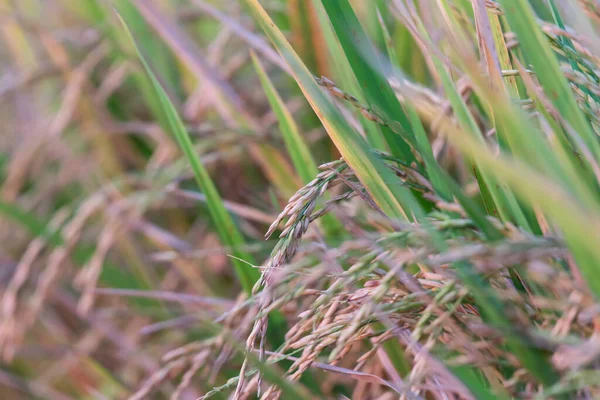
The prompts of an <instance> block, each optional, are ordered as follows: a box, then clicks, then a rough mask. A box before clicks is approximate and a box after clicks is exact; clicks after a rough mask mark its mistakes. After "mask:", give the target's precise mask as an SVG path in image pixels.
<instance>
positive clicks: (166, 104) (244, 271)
mask: <svg viewBox="0 0 600 400" xmlns="http://www.w3.org/2000/svg"><path fill="white" fill-rule="evenodd" d="M119 18H121V22H122V23H123V28H124V29H125V32H126V34H127V36H128V37H129V39H130V40H131V42H132V44H133V45H134V46H135V49H136V51H137V52H138V56H139V58H140V60H141V62H142V64H143V66H144V69H145V70H146V73H147V74H148V76H149V78H150V80H151V81H152V85H153V87H154V90H155V96H156V97H158V99H159V101H160V104H161V106H162V107H163V109H164V112H165V115H166V116H167V121H168V125H169V128H170V132H171V134H172V135H173V136H174V137H175V139H176V140H177V143H179V146H180V148H181V150H182V151H183V153H184V154H185V156H186V158H187V160H188V162H189V163H190V166H191V168H192V171H193V173H194V177H195V178H196V182H197V183H198V185H199V186H200V188H201V189H202V191H203V192H204V195H205V196H206V198H207V204H208V210H209V213H210V216H211V218H212V220H213V223H214V225H215V228H216V229H217V231H218V233H219V236H220V238H221V240H222V242H223V244H225V245H226V246H229V247H231V248H232V249H233V255H234V256H235V257H237V258H239V259H242V260H246V261H248V262H249V263H252V264H255V263H254V262H253V261H252V257H251V256H250V255H249V254H247V253H246V252H244V251H242V250H240V249H239V248H240V247H241V246H243V245H244V239H243V237H242V235H241V233H240V232H239V231H238V229H237V227H236V226H235V224H234V222H233V220H232V218H231V216H230V215H229V213H228V212H227V210H226V209H225V206H224V204H223V200H222V199H221V196H220V195H219V193H218V191H217V188H216V186H215V184H214V182H213V181H212V179H211V177H210V175H209V173H208V171H207V170H206V168H205V167H204V165H203V164H202V161H201V160H200V158H199V157H198V155H197V154H196V152H195V150H194V147H193V144H192V140H191V139H190V136H189V134H188V133H187V131H186V129H185V126H184V124H183V122H182V121H181V118H180V117H179V114H178V113H177V110H176V109H175V106H174V105H173V103H172V102H171V100H170V99H169V97H168V96H167V94H166V93H165V91H164V89H163V87H162V85H161V84H160V82H159V81H158V80H157V79H156V76H155V75H154V73H153V72H152V69H151V68H150V66H149V65H148V63H147V62H146V59H145V57H144V56H143V54H142V53H141V51H140V49H139V48H138V46H137V43H136V41H135V38H134V37H133V35H132V34H131V32H130V31H129V28H128V27H127V23H126V21H125V20H123V19H122V17H121V15H119ZM232 262H233V265H234V268H235V271H236V274H237V276H238V279H239V281H240V284H241V286H242V287H243V289H244V290H245V291H246V292H247V293H250V292H251V291H252V287H253V286H254V283H255V282H256V281H257V280H258V277H259V275H260V273H259V271H258V270H257V269H254V268H252V267H249V266H248V264H246V263H243V262H241V261H239V260H236V259H233V261H232Z"/></svg>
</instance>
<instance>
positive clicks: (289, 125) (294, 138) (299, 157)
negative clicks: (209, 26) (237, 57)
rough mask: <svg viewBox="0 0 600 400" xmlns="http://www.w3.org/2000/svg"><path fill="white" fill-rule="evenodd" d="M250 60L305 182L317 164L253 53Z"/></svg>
mask: <svg viewBox="0 0 600 400" xmlns="http://www.w3.org/2000/svg"><path fill="white" fill-rule="evenodd" d="M252 62H253V63H254V69H255V70H256V73H257V74H258V77H259V79H260V82H261V84H262V87H263V89H264V91H265V94H266V95H267V99H268V100H269V103H270V104H271V107H272V108H273V111H274V112H275V115H276V116H277V120H278V121H279V128H280V130H281V135H282V137H283V141H284V142H285V145H286V147H287V149H288V152H289V154H290V157H291V158H292V162H293V163H294V167H295V168H296V171H297V172H298V175H300V178H301V179H302V181H303V182H304V183H305V184H307V183H308V182H310V181H312V180H313V179H314V178H315V176H317V174H318V173H319V170H318V168H317V165H316V163H315V161H314V160H313V158H312V155H311V154H310V149H309V148H308V146H307V145H306V142H305V141H304V140H303V139H302V136H301V135H300V132H299V130H298V126H297V125H296V122H295V121H294V119H293V118H292V115H291V114H290V112H289V111H288V109H287V107H286V105H285V103H284V101H283V99H282V98H281V96H279V93H277V90H276V89H275V87H274V86H273V84H272V83H271V80H270V79H269V77H268V76H267V73H266V72H265V69H264V68H263V66H262V64H261V62H260V61H259V59H258V58H257V57H256V55H255V54H254V53H252Z"/></svg>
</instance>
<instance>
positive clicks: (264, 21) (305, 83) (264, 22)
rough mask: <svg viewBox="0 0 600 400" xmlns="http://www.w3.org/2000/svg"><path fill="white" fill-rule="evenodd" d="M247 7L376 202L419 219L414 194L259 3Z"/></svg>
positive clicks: (251, 2) (249, 1)
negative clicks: (342, 113)
mask: <svg viewBox="0 0 600 400" xmlns="http://www.w3.org/2000/svg"><path fill="white" fill-rule="evenodd" d="M246 3H247V4H248V5H249V6H250V9H251V11H252V13H253V15H254V17H255V19H256V20H257V21H258V22H259V23H260V25H261V26H262V28H263V30H264V31H265V32H266V33H267V36H268V37H269V39H271V41H272V42H273V44H274V45H275V48H276V49H277V50H278V51H279V53H280V54H281V56H282V57H283V58H284V60H286V61H287V63H288V64H289V65H290V68H291V69H292V72H293V74H294V77H295V78H296V81H297V82H298V84H299V85H300V88H301V89H302V92H303V93H304V95H305V97H306V98H307V100H308V101H309V102H310V104H311V106H312V108H313V109H314V110H315V112H316V113H317V115H318V116H319V118H320V119H321V122H322V123H323V125H324V126H325V129H326V130H327V133H328V134H329V136H330V137H331V139H332V140H333V142H334V143H335V145H336V147H337V148H338V150H339V151H340V153H341V154H342V156H343V157H344V158H345V159H346V161H347V162H348V164H349V165H350V166H351V167H352V168H353V170H354V171H355V173H356V175H357V177H358V178H359V180H360V181H361V183H362V184H363V185H364V186H365V188H366V189H367V190H368V191H369V193H370V194H371V196H372V197H373V200H375V202H376V203H377V204H378V205H379V207H381V209H382V210H383V211H384V212H385V213H386V214H387V215H388V216H390V217H391V218H398V219H405V218H407V217H410V216H411V215H412V214H415V215H417V216H418V214H419V210H420V207H419V206H418V204H417V203H416V200H415V199H414V197H413V196H412V194H411V193H410V192H409V191H408V190H407V189H405V188H403V187H401V186H400V185H399V184H398V182H397V180H396V178H395V176H394V175H393V174H392V173H391V172H390V171H389V170H388V169H387V168H386V167H385V166H384V165H383V163H382V162H381V161H380V160H378V159H377V158H376V157H375V155H374V154H373V153H372V152H371V151H370V150H369V148H368V145H367V143H366V142H365V140H364V139H363V138H361V137H360V136H359V135H358V134H357V133H356V132H354V131H353V130H352V128H351V127H350V126H349V124H348V122H347V121H346V120H345V119H343V117H341V116H340V114H339V112H338V111H337V110H336V109H335V107H334V106H333V104H331V102H330V101H329V99H328V98H327V97H326V96H325V95H324V93H323V92H322V91H321V89H320V88H319V87H318V85H317V84H316V82H315V81H314V79H313V77H312V75H311V73H310V72H309V71H308V69H307V68H306V66H305V65H304V63H302V61H301V60H300V59H299V57H298V55H297V54H296V53H295V52H294V50H293V49H292V47H291V46H290V44H289V43H288V42H287V40H286V39H285V36H284V35H283V34H282V33H281V31H280V30H279V29H278V28H277V27H276V26H275V24H274V22H273V21H272V20H271V18H270V17H269V16H268V14H267V13H266V11H265V10H264V9H263V8H262V6H261V5H260V3H259V2H258V0H246Z"/></svg>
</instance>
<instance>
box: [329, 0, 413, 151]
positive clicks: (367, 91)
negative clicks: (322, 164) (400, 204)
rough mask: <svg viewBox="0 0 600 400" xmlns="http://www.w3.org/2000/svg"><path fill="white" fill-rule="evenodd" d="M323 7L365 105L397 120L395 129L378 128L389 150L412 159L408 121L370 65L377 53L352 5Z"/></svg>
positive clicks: (335, 1) (338, 1)
mask: <svg viewBox="0 0 600 400" xmlns="http://www.w3.org/2000/svg"><path fill="white" fill-rule="evenodd" d="M323 6H324V7H325V10H326V11H327V14H328V15H329V19H330V20H331V24H332V25H333V27H334V29H335V32H336V34H337V36H338V39H339V40H340V43H341V44H342V47H343V49H344V51H345V53H346V57H347V58H348V61H349V62H350V66H351V67H352V70H353V71H354V75H355V76H356V79H357V80H358V82H359V84H360V86H361V89H362V91H363V93H364V95H365V98H366V99H367V102H368V104H369V106H370V107H371V108H373V109H374V110H375V111H377V112H378V113H381V114H383V115H384V116H385V119H386V120H388V121H389V120H391V121H396V122H397V125H396V129H394V130H395V131H394V130H392V129H391V128H390V127H387V126H386V127H381V130H382V132H383V136H384V137H385V140H386V142H387V144H388V146H389V148H390V151H391V152H392V154H394V155H395V156H397V157H399V156H402V157H404V160H405V161H407V162H411V161H413V160H414V156H413V154H412V152H411V150H410V146H409V145H408V143H412V142H413V133H412V129H411V126H410V122H409V120H408V117H407V116H406V114H405V113H404V110H403V108H402V106H401V105H400V102H399V100H398V98H397V97H396V94H395V93H394V91H393V89H392V88H391V86H390V84H389V83H388V81H387V80H386V78H385V77H384V76H382V75H381V73H380V72H379V70H381V68H379V70H378V69H377V68H375V66H374V65H373V64H374V63H378V60H379V54H378V53H377V50H376V49H375V48H374V47H373V46H372V44H371V43H370V41H369V38H368V37H367V34H366V33H365V31H364V29H363V28H362V26H361V24H360V22H359V21H358V18H357V17H356V15H355V14H354V11H353V9H352V6H351V5H350V3H349V2H348V0H323ZM407 142H408V143H407Z"/></svg>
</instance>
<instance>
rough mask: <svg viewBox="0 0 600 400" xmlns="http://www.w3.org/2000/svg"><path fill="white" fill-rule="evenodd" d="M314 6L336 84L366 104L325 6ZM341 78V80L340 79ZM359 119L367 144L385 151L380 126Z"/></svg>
mask: <svg viewBox="0 0 600 400" xmlns="http://www.w3.org/2000/svg"><path fill="white" fill-rule="evenodd" d="M312 1H313V5H314V7H315V12H316V14H317V17H318V19H319V23H320V26H321V31H322V32H323V37H324V39H325V43H326V44H327V49H328V50H329V57H330V59H331V64H332V66H333V69H334V70H335V72H336V73H337V74H336V76H335V78H336V82H337V81H338V80H339V82H340V83H341V87H343V88H347V89H348V91H349V92H350V93H353V94H355V95H356V96H358V99H359V101H361V103H363V104H364V103H365V102H364V101H363V99H362V96H361V94H362V93H361V90H360V86H359V85H358V82H357V81H356V77H355V76H354V73H353V72H352V67H350V63H348V59H347V58H346V54H345V53H344V50H343V49H342V46H341V45H340V42H339V41H338V40H337V36H336V35H335V32H334V30H333V27H332V26H331V22H330V21H329V17H328V16H327V12H326V11H325V9H324V8H323V4H322V3H321V0H312ZM338 78H339V79H338ZM358 118H359V120H360V122H361V125H362V126H363V128H364V130H365V136H366V137H367V142H368V143H369V145H371V147H373V148H375V149H380V150H385V149H386V144H385V143H386V142H385V139H384V138H383V135H382V133H381V129H380V127H379V124H377V123H376V122H373V121H369V120H368V119H367V118H365V117H364V115H362V114H358Z"/></svg>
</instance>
